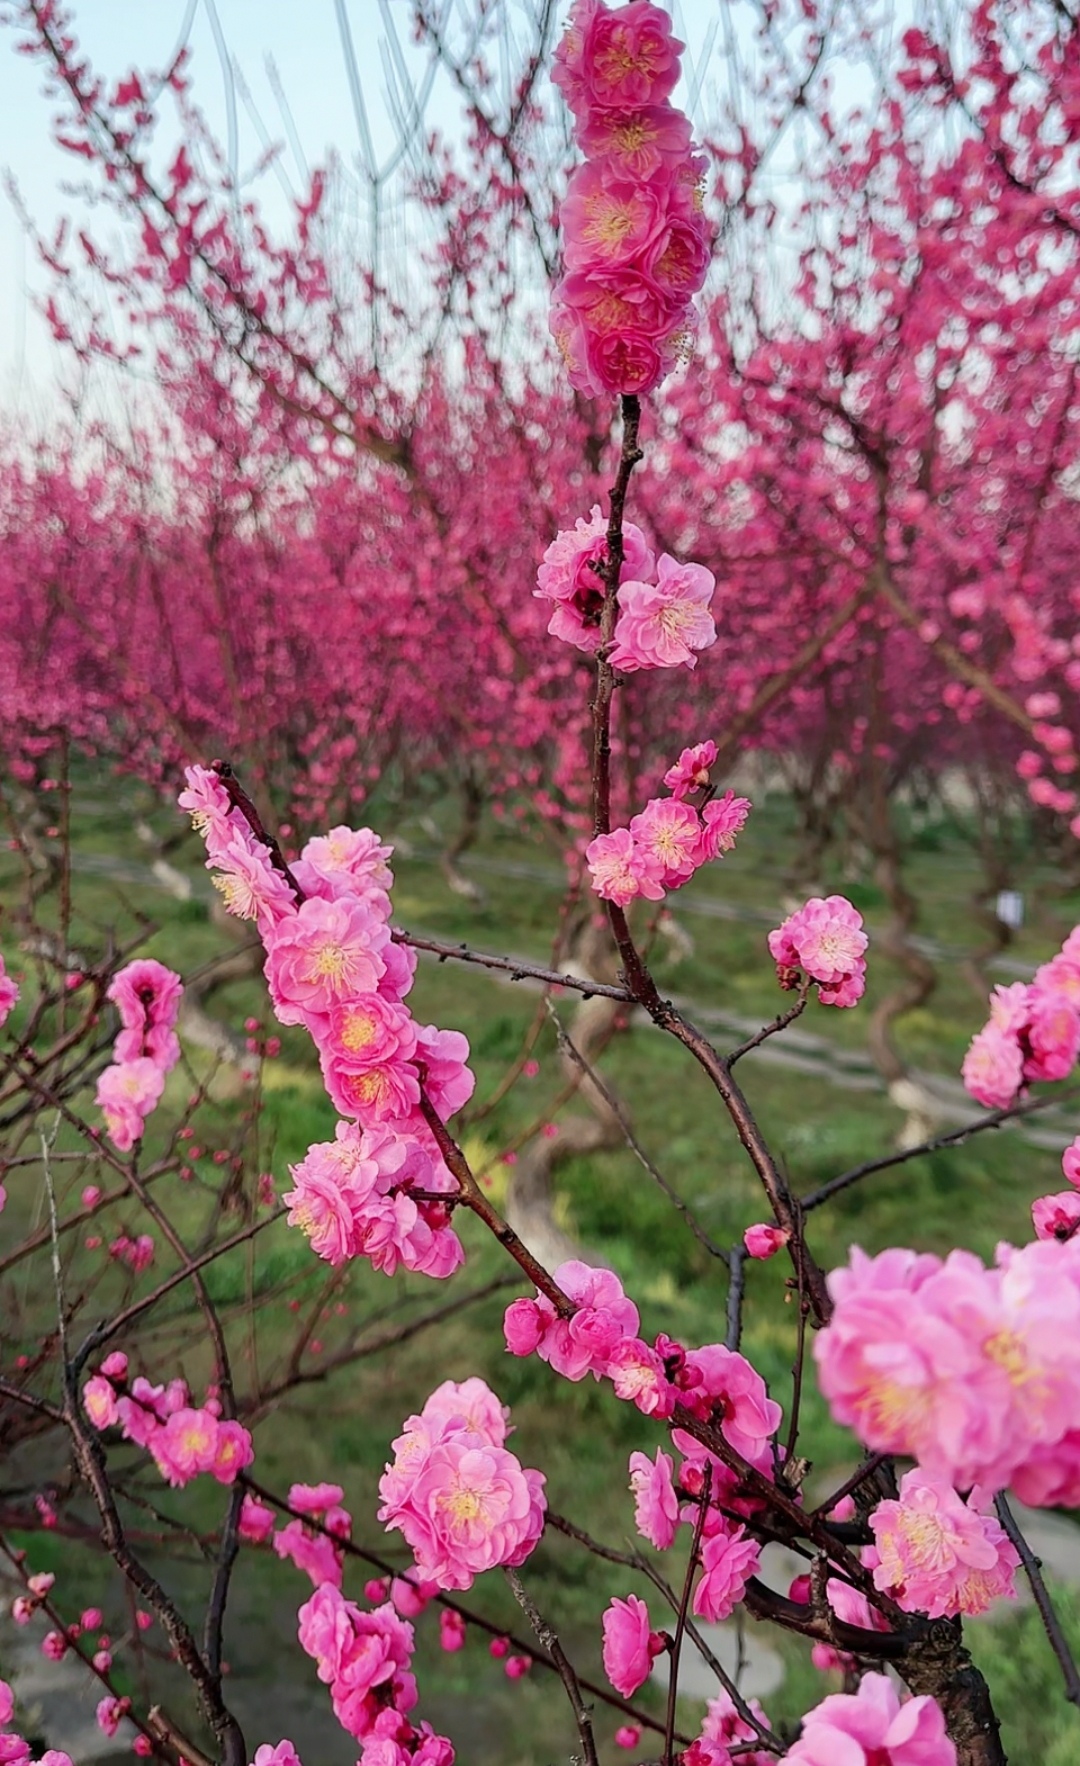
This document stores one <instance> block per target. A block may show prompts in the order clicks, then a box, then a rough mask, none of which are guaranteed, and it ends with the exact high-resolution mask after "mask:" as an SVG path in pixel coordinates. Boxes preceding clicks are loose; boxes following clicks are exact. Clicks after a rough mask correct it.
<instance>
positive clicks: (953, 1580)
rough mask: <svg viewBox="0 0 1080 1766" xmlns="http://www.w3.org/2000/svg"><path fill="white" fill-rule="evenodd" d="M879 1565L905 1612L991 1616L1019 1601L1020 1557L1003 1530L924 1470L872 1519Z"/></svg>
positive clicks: (878, 1581)
mask: <svg viewBox="0 0 1080 1766" xmlns="http://www.w3.org/2000/svg"><path fill="white" fill-rule="evenodd" d="M870 1527H871V1530H872V1531H873V1534H874V1541H875V1544H876V1547H877V1557H878V1561H877V1563H876V1564H875V1566H874V1572H873V1574H874V1586H875V1588H880V1589H882V1590H884V1591H885V1592H886V1593H889V1594H891V1595H892V1596H893V1598H894V1600H895V1601H896V1602H897V1605H898V1606H901V1607H903V1609H904V1611H905V1612H908V1613H911V1612H920V1613H926V1615H927V1616H928V1617H929V1618H931V1619H940V1618H955V1617H956V1615H957V1614H958V1613H968V1614H975V1613H984V1612H985V1611H986V1610H987V1608H988V1607H989V1606H990V1605H991V1603H992V1602H993V1601H994V1600H996V1599H999V1598H1000V1597H1001V1596H1003V1595H1004V1596H1007V1597H1009V1598H1010V1599H1014V1598H1015V1594H1016V1589H1015V1575H1016V1571H1017V1569H1018V1568H1019V1564H1020V1559H1019V1557H1018V1555H1017V1552H1016V1550H1015V1548H1014V1547H1013V1545H1012V1544H1011V1543H1010V1542H1009V1539H1008V1538H1007V1536H1006V1534H1005V1531H1004V1529H1003V1528H1002V1527H1001V1526H999V1524H998V1522H997V1521H996V1520H994V1519H993V1517H992V1516H991V1515H988V1514H983V1513H981V1512H980V1510H979V1508H978V1506H977V1505H976V1498H975V1495H974V1494H973V1495H972V1496H971V1497H970V1498H969V1499H968V1501H967V1502H964V1501H963V1499H962V1498H961V1497H959V1496H958V1495H957V1494H956V1491H955V1490H954V1489H953V1488H952V1486H951V1485H950V1484H946V1483H945V1482H944V1481H943V1480H942V1479H940V1478H931V1477H928V1476H927V1475H926V1474H925V1473H924V1472H923V1471H922V1470H921V1469H920V1468H919V1467H918V1466H916V1467H915V1468H914V1469H913V1470H912V1471H910V1472H905V1474H904V1476H903V1478H901V1480H900V1496H899V1500H898V1501H894V1502H889V1501H886V1502H879V1503H878V1505H877V1507H876V1509H875V1510H874V1512H873V1513H872V1515H871V1516H870Z"/></svg>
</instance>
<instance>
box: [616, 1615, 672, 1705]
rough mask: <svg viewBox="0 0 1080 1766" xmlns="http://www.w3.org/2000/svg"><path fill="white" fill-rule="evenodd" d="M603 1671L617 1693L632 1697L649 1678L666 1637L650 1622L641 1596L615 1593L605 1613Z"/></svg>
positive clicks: (664, 1644) (627, 1697)
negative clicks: (623, 1597)
mask: <svg viewBox="0 0 1080 1766" xmlns="http://www.w3.org/2000/svg"><path fill="white" fill-rule="evenodd" d="M603 1625H604V1649H603V1656H604V1673H605V1674H606V1675H607V1677H608V1679H609V1680H610V1681H611V1684H612V1686H613V1687H614V1688H615V1691H616V1692H621V1693H622V1696H623V1698H625V1699H629V1698H633V1696H634V1694H635V1693H636V1692H637V1690H638V1687H639V1686H643V1685H644V1684H645V1682H646V1680H647V1679H648V1678H649V1671H650V1669H651V1667H652V1664H653V1661H654V1659H655V1657H657V1656H658V1655H660V1654H661V1653H662V1652H663V1651H664V1650H665V1649H666V1648H667V1641H668V1640H667V1638H666V1637H665V1636H664V1634H663V1633H662V1632H658V1631H654V1630H653V1629H652V1627H651V1625H650V1623H649V1609H648V1607H647V1606H646V1605H645V1602H644V1601H643V1600H642V1599H641V1598H640V1596H639V1595H636V1594H629V1595H627V1597H626V1599H625V1600H623V1599H622V1598H621V1597H620V1596H619V1595H616V1596H615V1598H614V1600H613V1601H612V1602H611V1604H610V1605H609V1606H608V1608H607V1609H606V1611H605V1613H604V1619H603Z"/></svg>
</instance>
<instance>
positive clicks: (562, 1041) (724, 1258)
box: [545, 999, 731, 1268]
mask: <svg viewBox="0 0 1080 1766" xmlns="http://www.w3.org/2000/svg"><path fill="white" fill-rule="evenodd" d="M545 1004H546V1006H547V1010H548V1016H549V1018H550V1019H551V1022H552V1024H553V1025H554V1026H555V1035H556V1036H557V1037H558V1040H559V1046H560V1048H562V1049H565V1051H566V1053H567V1054H568V1055H569V1056H570V1058H571V1060H572V1061H575V1062H576V1063H577V1065H578V1067H579V1068H580V1069H581V1071H582V1073H583V1074H584V1075H585V1077H586V1079H588V1080H589V1081H590V1083H591V1084H592V1085H594V1086H595V1088H596V1090H597V1091H598V1092H599V1093H600V1096H601V1097H602V1098H603V1100H604V1102H605V1104H606V1105H607V1107H608V1109H609V1110H610V1111H611V1114H612V1115H613V1116H614V1117H615V1120H616V1121H617V1122H618V1124H619V1127H620V1128H621V1129H622V1133H623V1139H624V1140H625V1142H626V1144H627V1146H628V1147H629V1148H630V1151H631V1152H632V1153H633V1155H634V1157H635V1158H636V1159H637V1160H638V1162H639V1164H641V1165H643V1166H644V1168H645V1170H646V1171H647V1172H648V1174H649V1176H650V1177H651V1178H652V1180H653V1182H654V1183H655V1184H657V1185H658V1186H659V1188H660V1189H661V1190H663V1192H664V1195H665V1196H666V1197H667V1199H668V1201H669V1202H670V1203H671V1205H672V1207H673V1208H675V1209H677V1210H678V1212H679V1213H680V1214H681V1215H682V1217H683V1219H684V1220H685V1222H686V1224H687V1226H688V1227H689V1228H690V1231H691V1232H692V1233H693V1235H694V1237H695V1239H696V1240H697V1241H698V1244H699V1245H701V1246H702V1247H703V1249H704V1250H706V1251H708V1253H709V1255H710V1257H717V1258H719V1260H720V1262H721V1263H726V1264H727V1265H728V1267H729V1268H730V1267H731V1263H730V1258H729V1255H728V1253H727V1252H726V1251H723V1250H721V1248H720V1246H719V1245H717V1244H714V1243H713V1241H712V1239H710V1237H709V1235H708V1233H707V1232H706V1231H705V1229H704V1227H703V1226H701V1225H700V1224H699V1222H698V1221H697V1219H696V1218H695V1216H694V1215H693V1213H692V1212H691V1210H690V1208H689V1207H688V1205H687V1204H686V1203H685V1202H684V1201H683V1199H682V1197H681V1196H680V1195H679V1193H678V1191H677V1190H675V1189H673V1188H672V1186H671V1184H669V1183H668V1180H667V1178H666V1177H665V1176H664V1174H663V1172H662V1171H660V1170H658V1169H657V1167H656V1166H655V1165H654V1164H653V1161H652V1160H651V1159H650V1157H649V1155H648V1153H646V1151H645V1149H644V1147H643V1146H642V1145H641V1142H640V1141H639V1140H638V1138H637V1136H636V1134H635V1133H634V1131H633V1129H632V1127H631V1126H630V1122H629V1119H628V1117H627V1115H626V1111H625V1110H624V1109H623V1107H622V1104H621V1103H620V1102H619V1100H618V1098H617V1097H616V1096H615V1093H614V1092H613V1091H612V1090H611V1089H610V1087H609V1086H608V1084H607V1082H606V1081H605V1080H603V1079H601V1077H600V1075H599V1073H598V1072H597V1071H596V1068H595V1067H593V1066H592V1065H591V1063H590V1062H589V1061H588V1060H587V1059H586V1057H585V1056H584V1055H583V1054H582V1053H581V1050H580V1049H579V1048H578V1047H577V1045H576V1044H575V1043H574V1041H573V1040H572V1038H571V1036H570V1033H569V1032H568V1031H567V1030H566V1028H565V1026H564V1025H563V1023H562V1020H561V1019H560V1017H559V1014H558V1012H557V1011H556V1010H555V1007H554V1005H553V1003H552V1001H551V1000H550V999H549V1000H546V1001H545Z"/></svg>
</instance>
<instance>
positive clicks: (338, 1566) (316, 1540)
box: [274, 1520, 342, 1588]
mask: <svg viewBox="0 0 1080 1766" xmlns="http://www.w3.org/2000/svg"><path fill="white" fill-rule="evenodd" d="M274 1550H275V1552H276V1553H277V1555H278V1557H279V1558H288V1559H289V1561H290V1563H293V1564H295V1566H296V1568H297V1569H298V1570H302V1571H303V1572H304V1574H305V1576H310V1578H311V1582H312V1585H313V1586H314V1587H315V1588H322V1587H329V1586H332V1587H334V1588H340V1587H341V1573H342V1553H341V1550H340V1548H339V1547H338V1546H337V1545H336V1544H335V1543H334V1541H333V1540H332V1539H329V1538H327V1536H326V1534H325V1533H316V1532H314V1531H313V1530H312V1529H309V1528H307V1527H305V1526H304V1523H303V1522H302V1521H297V1520H292V1521H289V1522H288V1524H287V1525H286V1526H284V1527H282V1528H281V1529H280V1530H279V1531H278V1532H277V1533H275V1534H274Z"/></svg>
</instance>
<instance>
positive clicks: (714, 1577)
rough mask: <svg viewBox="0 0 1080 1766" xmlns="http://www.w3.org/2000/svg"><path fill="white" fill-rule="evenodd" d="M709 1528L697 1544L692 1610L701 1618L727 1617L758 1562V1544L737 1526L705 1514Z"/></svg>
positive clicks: (759, 1561) (714, 1619)
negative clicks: (697, 1576) (698, 1559)
mask: <svg viewBox="0 0 1080 1766" xmlns="http://www.w3.org/2000/svg"><path fill="white" fill-rule="evenodd" d="M709 1521H710V1527H712V1530H710V1531H709V1532H708V1534H707V1537H706V1538H705V1539H704V1540H703V1541H702V1545H701V1563H702V1573H701V1577H700V1579H699V1581H698V1585H697V1587H696V1588H695V1590H694V1611H695V1613H697V1614H698V1615H699V1616H700V1617H701V1618H703V1619H710V1620H713V1621H718V1620H720V1619H727V1618H729V1617H730V1616H731V1614H732V1613H733V1612H734V1611H735V1608H736V1607H737V1606H738V1604H739V1602H740V1600H741V1599H742V1597H743V1591H744V1589H745V1588H746V1584H747V1582H748V1581H749V1580H750V1577H751V1576H756V1575H757V1572H758V1567H759V1565H760V1563H761V1547H760V1546H759V1545H758V1544H757V1542H756V1540H753V1539H748V1538H747V1536H746V1531H745V1529H744V1528H743V1527H741V1526H736V1525H734V1524H733V1523H732V1522H730V1521H728V1520H725V1519H724V1518H723V1517H722V1516H718V1517H716V1522H717V1523H718V1524H716V1525H715V1526H713V1517H712V1516H710V1517H709Z"/></svg>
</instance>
